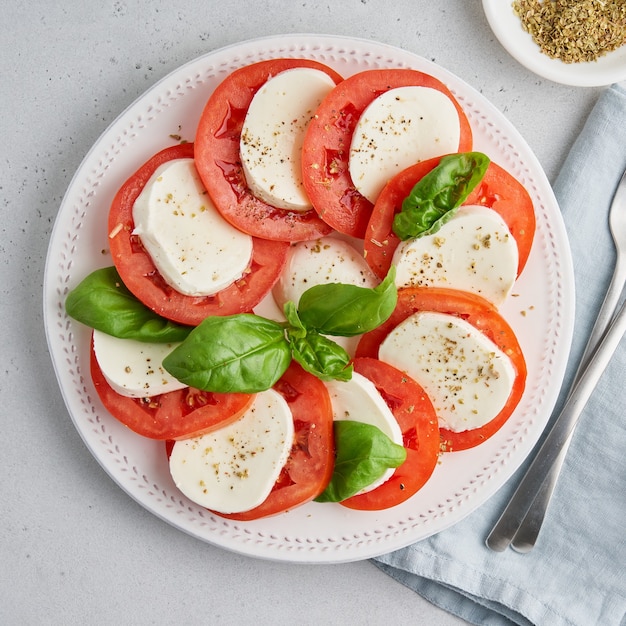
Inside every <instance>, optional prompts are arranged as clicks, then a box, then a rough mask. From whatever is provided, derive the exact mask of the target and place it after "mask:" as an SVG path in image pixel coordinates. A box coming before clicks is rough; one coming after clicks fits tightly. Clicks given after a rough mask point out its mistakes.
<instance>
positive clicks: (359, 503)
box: [341, 357, 440, 511]
mask: <svg viewBox="0 0 626 626" xmlns="http://www.w3.org/2000/svg"><path fill="white" fill-rule="evenodd" d="M354 370H355V371H356V372H358V373H359V374H362V375H363V376H365V377H366V378H368V379H369V380H371V381H372V382H373V383H374V385H375V386H376V388H377V389H378V391H379V393H380V394H381V396H382V398H383V400H385V402H386V403H387V405H388V406H389V408H390V409H391V412H392V413H393V415H394V417H395V418H396V419H397V420H398V424H400V429H401V430H402V439H403V445H404V447H405V448H406V452H407V456H406V460H405V461H404V463H403V464H402V465H400V467H398V468H397V469H396V470H395V472H394V473H393V475H392V476H391V478H389V480H387V481H386V482H384V483H383V484H382V485H380V486H379V487H377V488H376V489H373V490H372V491H369V492H367V493H363V494H360V495H356V496H352V497H351V498H348V499H347V500H344V501H343V502H342V503H341V504H342V505H343V506H345V507H348V508H350V509H359V510H364V511H378V510H381V509H388V508H390V507H392V506H396V505H398V504H400V503H402V502H404V501H405V500H408V499H409V498H410V497H411V496H413V495H414V494H416V493H417V492H418V491H419V490H420V489H421V488H422V487H423V486H424V485H425V484H426V482H427V481H428V479H429V478H430V477H431V475H432V473H433V471H434V469H435V467H436V465H437V459H438V458H439V450H440V448H439V426H438V423H437V415H436V414H435V409H434V408H433V405H432V403H431V401H430V399H429V397H428V396H427V395H426V392H425V391H424V390H423V389H422V387H421V386H420V385H418V383H417V382H415V381H414V380H413V379H412V378H410V377H408V376H407V375H406V374H404V373H403V372H401V371H400V370H398V369H396V368H395V367H392V366H391V365H389V364H388V363H384V362H382V361H379V360H378V359H373V358H367V357H363V358H357V359H355V360H354Z"/></svg>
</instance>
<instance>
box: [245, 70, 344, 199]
mask: <svg viewBox="0 0 626 626" xmlns="http://www.w3.org/2000/svg"><path fill="white" fill-rule="evenodd" d="M334 86H335V83H334V82H333V80H332V79H331V78H330V76H328V74H326V73H324V72H322V71H321V70H316V69H313V68H308V67H298V68H293V69H290V70H286V71H284V72H281V73H280V74H277V75H276V76H274V77H273V78H270V79H269V80H268V81H267V82H266V83H265V84H264V85H263V86H262V87H261V88H260V89H259V90H258V91H257V92H256V94H255V95H254V98H252V102H251V103H250V106H249V108H248V111H247V113H246V117H245V120H244V123H243V128H242V130H241V141H240V147H239V149H240V154H241V163H242V165H243V171H244V174H245V177H246V182H247V183H248V186H249V187H250V189H251V190H252V193H254V195H256V196H257V197H258V198H260V199H261V200H264V201H265V202H267V203H268V204H270V205H272V206H275V207H278V208H281V209H287V210H290V211H306V210H308V209H310V208H311V202H310V200H309V198H308V196H307V194H306V192H305V190H304V186H303V184H302V173H301V169H302V158H301V152H302V142H303V140H304V134H305V132H306V129H307V126H308V124H309V122H310V121H311V118H312V117H313V115H314V114H315V111H316V110H317V108H318V106H319V104H320V102H321V101H322V100H323V98H324V97H325V96H326V94H327V93H328V92H329V91H330V90H331V89H332V88H333V87H334Z"/></svg>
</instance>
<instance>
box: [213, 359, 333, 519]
mask: <svg viewBox="0 0 626 626" xmlns="http://www.w3.org/2000/svg"><path fill="white" fill-rule="evenodd" d="M273 388H274V390H276V391H278V393H280V394H281V395H282V396H283V397H284V398H285V400H286V401H287V403H288V404H289V408H290V409H291V412H292V414H293V421H294V425H295V430H296V432H295V436H294V444H293V447H292V449H291V454H290V456H289V459H288V460H287V463H286V464H285V467H284V468H283V471H282V473H281V475H280V477H279V478H278V480H277V481H276V484H275V485H274V488H273V489H272V491H271V493H270V495H269V496H268V497H267V498H266V499H265V501H264V502H262V503H261V504H260V505H259V506H257V507H255V508H254V509H251V510H250V511H245V512H243V513H229V514H225V513H218V515H220V516H221V517H227V518H229V519H236V520H242V521H247V520H254V519H259V518H261V517H267V516H269V515H276V514H278V513H282V512H284V511H287V510H289V509H293V508H294V507H296V506H300V505H301V504H304V503H306V502H309V501H310V500H313V498H315V497H316V496H318V495H319V494H320V493H322V491H324V489H326V486H327V485H328V483H329V481H330V477H331V476H332V473H333V462H334V454H335V446H334V437H333V412H332V407H331V404H330V397H329V395H328V391H327V390H326V386H325V385H324V383H323V382H322V381H321V380H319V378H316V377H315V376H313V375H312V374H309V373H308V372H305V371H304V370H303V369H302V368H301V367H300V366H299V365H298V364H297V363H296V362H295V361H292V363H291V365H290V366H289V367H288V368H287V371H286V372H285V373H284V374H283V376H282V377H281V379H280V380H279V381H278V382H277V383H276V384H275V385H274V387H273Z"/></svg>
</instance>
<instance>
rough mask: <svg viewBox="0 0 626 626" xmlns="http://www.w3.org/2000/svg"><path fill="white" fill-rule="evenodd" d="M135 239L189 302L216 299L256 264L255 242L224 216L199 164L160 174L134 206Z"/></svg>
mask: <svg viewBox="0 0 626 626" xmlns="http://www.w3.org/2000/svg"><path fill="white" fill-rule="evenodd" d="M133 221H134V223H135V229H134V231H133V232H134V234H136V235H138V236H139V238H140V239H141V243H142V244H143V246H144V248H145V249H146V250H147V252H148V254H149V255H150V257H151V258H152V261H153V262H154V264H155V266H156V268H157V269H158V270H159V272H160V274H161V276H163V278H164V279H165V281H166V282H167V283H168V284H169V285H170V286H171V287H173V288H174V289H176V291H179V292H180V293H183V294H185V295H188V296H210V295H213V294H215V293H217V292H218V291H221V290H222V289H224V288H225V287H228V285H230V284H231V283H233V282H234V281H236V280H238V279H240V278H241V277H242V276H243V275H244V273H245V272H246V270H247V269H248V266H249V264H250V259H251V258H252V237H250V236H249V235H246V234H244V233H242V232H241V231H239V230H237V229H236V228H234V227H233V226H231V225H230V224H229V223H228V222H227V221H226V220H224V218H223V217H222V216H221V215H220V214H219V213H218V211H217V210H216V209H215V207H214V206H213V204H212V203H211V201H210V199H209V196H208V195H207V193H206V190H205V189H204V186H203V185H202V183H201V182H200V178H199V176H198V173H197V172H196V168H195V166H194V162H193V159H176V160H173V161H168V162H167V163H164V164H163V165H161V166H160V167H159V168H157V170H156V171H155V172H154V174H153V176H152V177H151V178H150V180H149V181H148V183H147V184H146V186H145V187H144V189H143V190H142V192H141V194H139V197H138V198H137V200H136V201H135V204H134V206H133Z"/></svg>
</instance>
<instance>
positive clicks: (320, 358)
mask: <svg viewBox="0 0 626 626" xmlns="http://www.w3.org/2000/svg"><path fill="white" fill-rule="evenodd" d="M287 337H288V338H289V343H290V344H291V353H292V356H293V358H294V359H295V360H296V361H297V362H298V363H300V365H301V366H302V367H303V368H304V369H305V370H306V371H307V372H309V373H311V374H313V375H314V376H317V377H318V378H319V379H321V380H350V379H351V378H352V369H353V368H352V365H351V364H350V360H351V359H350V355H349V354H348V353H347V352H346V351H345V350H344V349H343V348H342V347H341V346H340V345H338V344H336V343H335V342H334V341H332V340H331V339H328V337H324V336H323V335H320V334H319V333H317V332H315V331H308V332H306V333H305V335H304V336H302V334H301V333H300V332H299V330H298V329H291V328H288V329H287Z"/></svg>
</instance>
